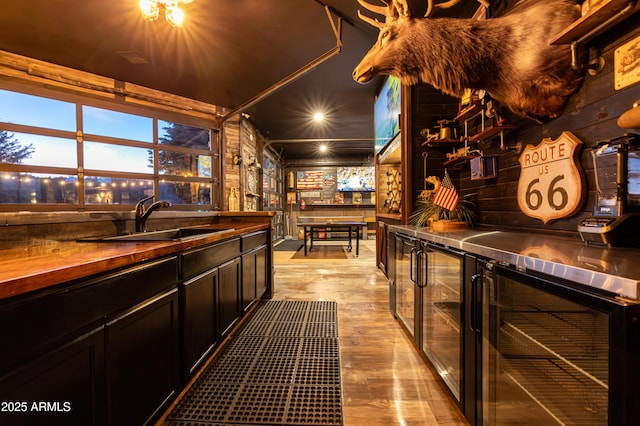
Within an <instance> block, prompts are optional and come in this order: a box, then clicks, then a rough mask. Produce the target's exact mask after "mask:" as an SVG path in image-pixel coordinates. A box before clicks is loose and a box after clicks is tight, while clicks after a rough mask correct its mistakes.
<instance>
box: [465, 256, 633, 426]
mask: <svg viewBox="0 0 640 426" xmlns="http://www.w3.org/2000/svg"><path fill="white" fill-rule="evenodd" d="M479 266H480V268H479V274H477V275H475V276H474V279H473V281H474V286H473V288H474V291H473V297H472V299H473V301H472V309H471V311H472V314H471V321H470V322H471V327H472V328H473V329H474V330H475V333H476V336H477V341H478V342H479V346H478V347H477V353H478V359H477V366H478V368H477V369H476V372H477V373H476V374H477V375H478V377H477V378H476V390H477V396H478V397H477V398H476V400H477V407H476V419H477V421H476V423H475V424H482V425H510V424H518V425H536V426H537V425H541V424H544V425H569V424H571V425H631V424H637V421H638V419H639V418H640V417H639V416H640V409H639V408H638V401H640V391H639V388H638V385H637V380H638V377H640V363H639V362H638V361H639V360H638V359H637V355H632V354H637V353H638V347H639V346H640V305H637V304H632V303H626V302H625V300H624V299H622V298H619V297H616V296H615V295H613V294H608V293H602V292H598V293H596V292H587V291H585V290H582V289H578V288H576V287H575V285H571V284H570V283H565V282H563V281H562V280H561V279H558V278H552V277H549V276H545V275H543V274H533V273H531V272H528V273H527V274H525V273H522V272H519V271H517V270H515V269H513V268H511V267H507V266H505V265H501V264H499V263H495V262H484V261H480V263H479Z"/></svg>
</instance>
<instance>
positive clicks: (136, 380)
mask: <svg viewBox="0 0 640 426" xmlns="http://www.w3.org/2000/svg"><path fill="white" fill-rule="evenodd" d="M105 333H106V339H105V341H106V345H105V349H106V367H107V369H106V371H107V406H108V410H107V412H108V413H109V415H108V419H109V424H112V425H141V424H144V423H145V422H146V421H148V420H150V419H152V418H153V417H154V415H155V414H156V413H157V412H158V410H160V409H161V408H163V406H164V403H166V402H168V401H169V399H170V398H171V397H172V396H173V394H174V393H175V392H176V391H177V390H178V386H179V377H178V357H179V354H178V336H179V328H178V290H177V289H173V290H171V291H169V292H167V293H164V294H162V295H160V296H158V297H156V298H154V299H151V300H149V301H147V302H145V303H143V304H141V305H138V306H136V307H134V308H132V309H131V310H129V311H126V312H124V313H123V314H121V315H120V316H118V317H116V318H114V319H113V320H111V321H109V322H108V323H107V326H106V329H105Z"/></svg>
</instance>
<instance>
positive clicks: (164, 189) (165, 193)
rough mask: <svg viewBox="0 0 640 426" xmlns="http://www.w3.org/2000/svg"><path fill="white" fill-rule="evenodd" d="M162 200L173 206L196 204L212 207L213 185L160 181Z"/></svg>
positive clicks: (206, 207)
mask: <svg viewBox="0 0 640 426" xmlns="http://www.w3.org/2000/svg"><path fill="white" fill-rule="evenodd" d="M160 199H161V200H167V201H170V202H171V204H196V205H202V206H204V208H205V209H208V208H209V207H211V185H210V184H208V183H194V182H171V181H166V180H163V181H160Z"/></svg>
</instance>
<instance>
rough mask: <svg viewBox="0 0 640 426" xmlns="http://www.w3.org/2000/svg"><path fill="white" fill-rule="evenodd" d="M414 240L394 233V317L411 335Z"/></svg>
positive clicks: (414, 260)
mask: <svg viewBox="0 0 640 426" xmlns="http://www.w3.org/2000/svg"><path fill="white" fill-rule="evenodd" d="M416 258H417V249H416V240H415V239H413V238H409V237H405V236H402V235H398V234H396V251H395V259H394V262H395V276H396V317H397V318H398V320H400V322H401V323H402V324H403V325H404V327H405V328H406V329H407V331H408V332H409V333H410V334H411V336H415V325H416V312H417V310H416V308H417V307H416V292H417V290H418V289H417V286H416V278H417V277H416V275H417V270H416Z"/></svg>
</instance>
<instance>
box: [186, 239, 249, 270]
mask: <svg viewBox="0 0 640 426" xmlns="http://www.w3.org/2000/svg"><path fill="white" fill-rule="evenodd" d="M180 256H181V264H182V273H181V276H182V279H188V278H191V277H193V276H195V275H198V274H200V273H202V272H204V271H206V270H208V269H211V268H215V267H216V266H218V265H220V264H222V263H224V262H226V261H228V260H231V259H233V258H234V257H238V256H240V239H239V238H235V239H232V240H229V241H225V242H222V243H219V244H214V245H211V246H207V247H203V248H199V249H195V250H191V251H188V252H186V253H183V254H181V255H180Z"/></svg>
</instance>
